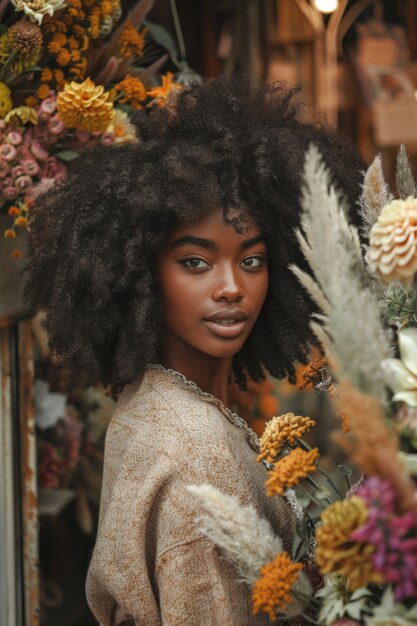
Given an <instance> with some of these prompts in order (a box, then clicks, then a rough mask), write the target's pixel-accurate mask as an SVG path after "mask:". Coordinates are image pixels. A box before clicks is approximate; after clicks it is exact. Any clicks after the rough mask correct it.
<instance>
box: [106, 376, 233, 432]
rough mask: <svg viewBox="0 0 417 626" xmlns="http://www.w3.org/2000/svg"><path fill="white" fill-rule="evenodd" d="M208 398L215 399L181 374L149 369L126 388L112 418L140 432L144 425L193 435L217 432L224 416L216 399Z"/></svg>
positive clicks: (220, 427) (145, 427) (142, 430)
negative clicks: (208, 431)
mask: <svg viewBox="0 0 417 626" xmlns="http://www.w3.org/2000/svg"><path fill="white" fill-rule="evenodd" d="M173 374H175V375H173ZM211 400H213V401H215V398H213V397H212V396H210V394H205V393H203V392H202V391H201V390H199V389H198V388H197V386H196V385H194V383H192V382H191V381H187V380H186V379H185V378H183V377H181V375H180V374H177V373H171V372H170V370H164V369H161V370H159V369H150V370H147V371H146V372H145V374H144V375H143V377H142V378H141V379H140V380H137V381H135V382H134V383H132V384H131V385H129V386H128V387H126V388H125V390H124V391H123V393H122V394H121V396H120V398H119V401H118V403H117V406H116V410H115V413H114V420H115V421H117V422H118V423H119V424H120V425H124V426H125V427H126V428H129V429H131V430H132V431H134V430H138V431H140V432H144V430H147V427H149V428H151V429H153V430H156V429H160V430H163V431H164V432H168V433H172V434H176V433H178V431H181V430H182V431H187V433H189V434H190V435H191V434H193V435H194V436H198V435H199V434H204V432H206V431H207V430H210V431H211V432H219V430H220V431H221V430H222V426H223V425H224V417H223V416H222V415H221V412H220V411H219V408H218V406H216V402H213V401H211ZM219 404H220V403H219ZM219 436H220V433H219Z"/></svg>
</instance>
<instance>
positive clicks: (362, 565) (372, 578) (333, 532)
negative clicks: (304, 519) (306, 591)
mask: <svg viewBox="0 0 417 626" xmlns="http://www.w3.org/2000/svg"><path fill="white" fill-rule="evenodd" d="M367 518H368V510H367V508H366V506H365V503H364V502H363V500H361V499H360V498H358V497H356V496H353V497H352V498H348V499H347V500H340V501H338V502H334V503H333V504H331V505H330V506H329V507H328V508H327V509H326V510H325V511H324V512H323V513H322V515H321V519H322V521H323V525H322V526H320V528H318V529H317V530H316V539H317V549H316V562H317V565H318V566H319V568H320V571H321V573H322V574H329V573H330V572H331V573H332V574H340V575H341V576H345V577H346V578H347V579H348V580H349V589H351V590H352V591H353V590H355V589H359V588H360V587H366V586H367V585H368V584H369V583H381V582H382V577H381V575H380V574H378V573H377V572H375V571H374V569H373V565H372V560H371V555H372V554H373V553H374V552H375V547H374V546H371V545H369V544H364V543H362V542H359V541H353V540H352V539H351V535H352V533H353V532H354V531H355V530H357V529H358V528H360V527H361V526H363V525H364V524H365V522H366V520H367Z"/></svg>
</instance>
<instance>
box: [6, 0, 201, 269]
mask: <svg viewBox="0 0 417 626" xmlns="http://www.w3.org/2000/svg"><path fill="white" fill-rule="evenodd" d="M152 5H153V0H141V1H138V2H136V3H132V2H129V3H128V2H123V0H103V1H98V0H48V1H46V0H37V1H36V2H33V1H31V0H10V1H9V2H8V1H7V0H1V1H0V211H1V212H5V213H8V214H9V216H10V218H11V219H10V227H9V228H7V229H6V231H5V233H4V235H5V237H6V238H7V239H9V240H11V243H13V240H14V239H15V238H16V232H17V230H18V229H20V228H23V229H24V228H26V227H27V225H28V219H29V212H30V207H31V204H32V202H33V197H34V195H35V194H36V191H37V188H38V187H39V184H40V183H41V182H42V181H46V180H55V181H57V180H59V179H61V178H63V177H65V175H66V172H67V168H68V165H69V163H70V162H71V161H72V160H74V159H76V158H77V157H78V156H79V154H80V153H81V152H85V151H86V150H90V149H92V148H94V147H95V146H96V145H99V144H101V145H104V146H107V145H112V144H119V143H126V142H132V141H135V140H136V137H135V133H134V128H133V126H132V124H131V123H130V122H129V115H130V113H131V112H132V111H135V110H138V109H144V110H149V108H150V107H152V106H154V105H155V106H164V105H165V103H166V101H167V98H168V97H170V94H171V93H172V92H173V91H174V90H176V89H178V88H179V84H178V82H174V75H173V73H172V72H171V71H166V73H165V74H164V75H161V68H163V67H164V66H165V67H172V68H173V69H178V73H177V79H178V80H179V81H181V75H183V76H185V75H187V77H189V74H190V70H189V69H188V68H187V67H186V64H185V63H184V62H179V61H178V60H177V58H176V52H175V46H174V45H173V43H172V41H171V39H170V37H169V35H168V34H167V33H165V32H164V31H163V29H161V28H160V27H155V26H154V25H153V24H151V23H149V22H146V23H145V22H144V20H145V17H146V14H147V13H148V11H149V9H150V8H151V7H152ZM129 6H130V7H131V8H130V9H129ZM168 61H169V62H170V63H169V65H167V62H168ZM184 80H185V78H184ZM13 254H14V256H16V257H18V256H21V251H20V250H17V249H16V250H14V251H13Z"/></svg>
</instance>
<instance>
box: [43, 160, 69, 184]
mask: <svg viewBox="0 0 417 626" xmlns="http://www.w3.org/2000/svg"><path fill="white" fill-rule="evenodd" d="M66 174H67V170H66V167H65V165H64V164H63V163H62V162H61V161H59V160H58V159H56V158H55V157H52V156H51V157H48V159H47V160H46V162H45V163H44V164H43V166H42V167H41V171H40V175H41V177H42V178H58V179H59V178H63V177H64V176H66Z"/></svg>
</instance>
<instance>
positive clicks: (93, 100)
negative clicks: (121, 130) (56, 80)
mask: <svg viewBox="0 0 417 626" xmlns="http://www.w3.org/2000/svg"><path fill="white" fill-rule="evenodd" d="M56 104H57V109H58V112H59V115H60V117H61V119H62V121H63V122H64V124H65V126H67V128H78V129H79V130H85V131H88V132H90V133H94V132H103V131H105V130H106V129H107V127H108V125H109V124H110V122H111V120H112V118H113V115H114V111H113V103H112V102H110V101H109V94H108V92H107V93H106V92H105V91H104V87H103V86H102V85H97V86H96V85H95V84H94V82H93V81H92V80H91V79H90V78H87V79H86V80H85V81H83V82H82V83H76V82H71V83H67V84H66V85H65V87H64V89H63V91H61V92H60V93H59V94H58V96H57V100H56Z"/></svg>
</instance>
